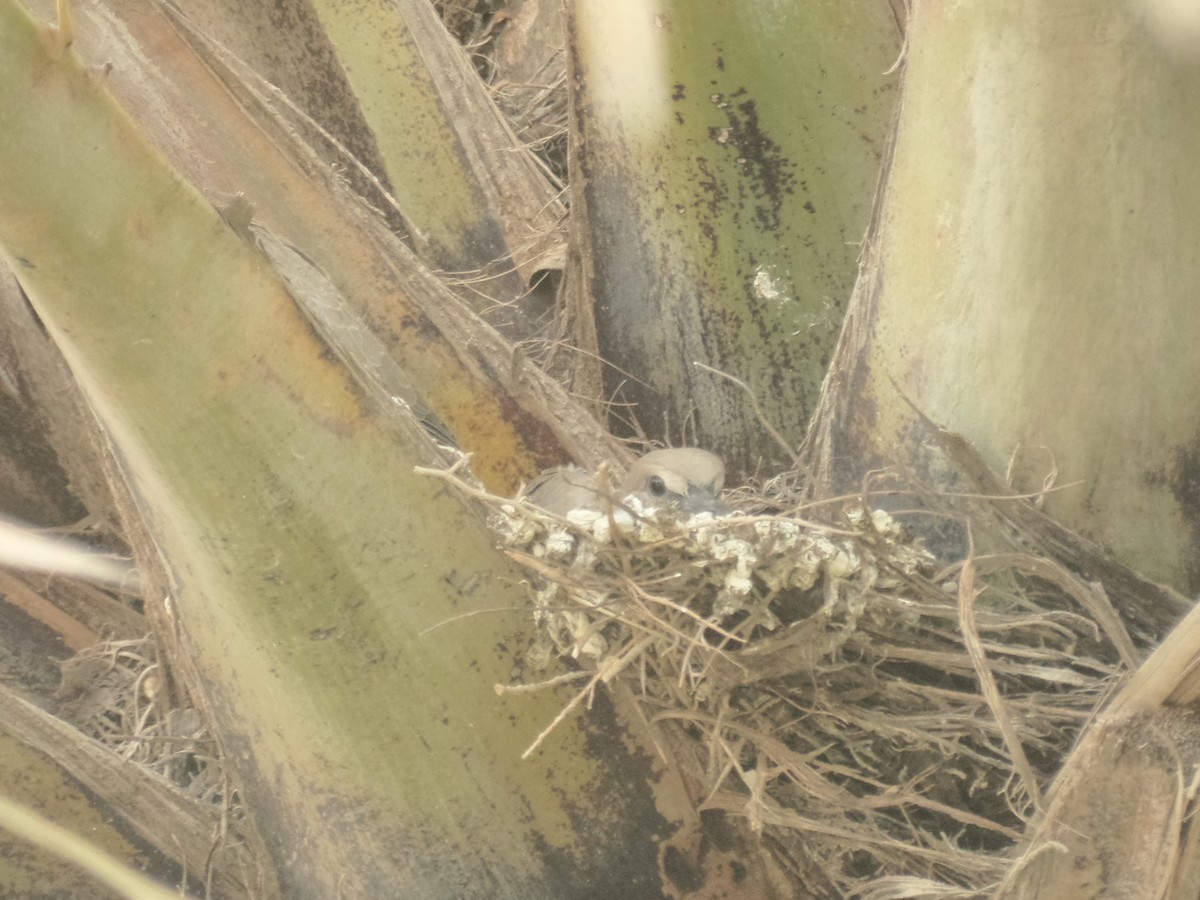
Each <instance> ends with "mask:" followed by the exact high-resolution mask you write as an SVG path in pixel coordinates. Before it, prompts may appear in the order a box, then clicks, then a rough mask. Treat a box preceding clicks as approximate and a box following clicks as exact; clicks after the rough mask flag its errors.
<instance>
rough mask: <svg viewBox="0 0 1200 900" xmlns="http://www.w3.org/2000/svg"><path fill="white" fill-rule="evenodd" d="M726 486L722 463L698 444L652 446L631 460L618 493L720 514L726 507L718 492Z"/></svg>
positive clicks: (687, 510)
mask: <svg viewBox="0 0 1200 900" xmlns="http://www.w3.org/2000/svg"><path fill="white" fill-rule="evenodd" d="M724 486H725V463H723V462H722V461H721V458H720V457H719V456H717V455H716V454H715V453H709V452H708V451H707V450H701V449H699V448H698V447H675V448H671V449H667V450H652V451H651V452H649V453H647V454H646V455H645V456H643V457H642V458H641V459H639V460H638V461H637V462H635V463H634V464H633V466H632V467H630V469H629V474H628V475H626V476H625V479H624V481H622V482H621V488H620V490H619V491H618V496H620V497H628V496H630V495H632V496H635V497H637V498H638V500H639V501H641V503H642V504H643V505H644V506H661V505H663V504H667V505H671V506H674V507H676V508H677V509H678V510H679V511H680V512H682V513H684V514H687V515H691V514H694V513H698V512H711V513H716V514H721V513H724V512H727V511H728V510H727V508H726V507H725V505H724V504H723V503H721V501H720V500H718V499H717V494H719V493H720V492H721V488H723V487H724Z"/></svg>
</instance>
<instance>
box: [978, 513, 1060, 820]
mask: <svg viewBox="0 0 1200 900" xmlns="http://www.w3.org/2000/svg"><path fill="white" fill-rule="evenodd" d="M974 558H975V542H974V538H973V537H972V535H971V529H970V528H969V527H968V528H967V558H966V560H964V561H963V566H962V573H961V574H960V575H959V579H958V621H959V627H960V628H962V635H963V644H964V645H965V646H966V649H967V655H968V656H970V657H971V663H972V665H973V666H974V667H975V675H976V677H978V679H979V686H980V688H981V689H982V691H983V696H984V699H986V700H987V703H988V706H989V707H990V708H991V710H992V715H993V716H994V717H995V719H996V724H997V726H999V728H1000V734H1001V736H1002V737H1003V738H1004V744H1005V746H1006V747H1008V752H1009V755H1010V756H1011V757H1012V761H1013V768H1014V769H1015V770H1016V771H1017V774H1018V775H1020V777H1021V780H1022V782H1024V785H1025V790H1026V792H1027V793H1028V794H1029V799H1030V801H1031V802H1032V803H1033V806H1034V808H1035V809H1037V810H1041V808H1042V792H1041V789H1040V788H1039V787H1038V783H1037V778H1035V777H1034V772H1033V767H1032V766H1031V765H1030V764H1029V759H1028V758H1027V757H1026V756H1025V748H1024V747H1022V746H1021V739H1020V736H1019V735H1018V734H1017V731H1016V729H1015V728H1013V724H1012V721H1011V720H1010V718H1009V715H1008V710H1007V708H1006V707H1005V704H1004V699H1003V698H1002V697H1001V696H1000V689H999V688H998V687H997V686H996V679H995V677H994V676H993V675H992V670H991V668H990V667H989V666H988V661H987V655H986V654H985V653H984V651H983V643H982V642H981V641H980V639H979V629H978V627H977V625H976V622H975V598H976V597H978V596H979V595H980V594H981V593H983V589H982V588H981V589H980V590H978V591H977V590H975V563H974Z"/></svg>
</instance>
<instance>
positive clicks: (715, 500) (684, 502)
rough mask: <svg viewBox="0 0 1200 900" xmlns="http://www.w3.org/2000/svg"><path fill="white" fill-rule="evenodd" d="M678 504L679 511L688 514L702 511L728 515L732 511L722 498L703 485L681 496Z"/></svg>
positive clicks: (692, 514)
mask: <svg viewBox="0 0 1200 900" xmlns="http://www.w3.org/2000/svg"><path fill="white" fill-rule="evenodd" d="M678 506H679V511H680V512H682V513H683V514H684V515H687V516H694V515H696V514H697V513H702V512H706V513H712V514H713V515H714V516H727V515H729V513H730V512H732V510H730V508H729V506H728V504H726V503H725V502H724V501H723V500H721V498H719V497H717V496H716V495H715V494H713V492H712V491H710V490H707V489H705V488H701V487H693V488H692V489H691V490H690V491H688V492H687V494H686V495H685V496H683V497H680V498H679V504H678Z"/></svg>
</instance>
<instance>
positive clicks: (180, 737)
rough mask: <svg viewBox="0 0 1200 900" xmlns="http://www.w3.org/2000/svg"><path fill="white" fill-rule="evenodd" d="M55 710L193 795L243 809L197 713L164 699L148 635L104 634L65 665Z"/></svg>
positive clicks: (191, 797) (160, 676) (94, 736)
mask: <svg viewBox="0 0 1200 900" xmlns="http://www.w3.org/2000/svg"><path fill="white" fill-rule="evenodd" d="M61 669H62V681H61V683H60V685H59V688H58V690H57V691H56V693H55V699H56V700H57V701H58V710H57V712H58V716H59V718H61V719H63V720H64V721H66V722H70V723H71V724H73V725H74V726H75V727H76V728H78V729H79V730H80V731H82V732H83V733H84V734H87V735H88V736H90V737H92V738H94V739H96V740H97V741H99V742H100V743H101V744H103V745H104V746H106V747H108V748H109V749H110V750H112V752H113V753H115V754H116V755H117V756H119V757H120V758H122V759H126V760H130V761H132V762H135V763H138V764H140V765H141V766H143V767H144V768H146V769H149V770H150V771H152V772H155V773H156V774H158V775H160V776H161V777H163V778H165V779H166V780H167V781H169V782H171V784H173V785H174V786H175V787H176V788H178V789H179V790H180V791H181V792H182V793H183V794H184V795H185V796H186V797H188V798H189V799H192V800H195V801H198V802H201V803H211V804H217V805H220V806H228V808H229V810H230V811H231V812H238V811H239V807H238V806H237V804H236V796H234V795H233V793H232V791H231V789H230V787H229V785H228V782H227V779H226V777H225V774H224V769H223V767H222V765H221V762H220V760H219V758H218V757H219V754H218V751H217V747H216V741H215V740H214V739H213V737H212V734H211V733H210V731H209V728H208V726H207V725H206V724H205V722H204V720H203V717H202V716H201V714H200V712H199V711H198V710H196V709H195V708H193V707H190V706H188V707H174V706H172V704H171V703H169V702H168V701H167V698H166V697H165V691H164V689H163V684H162V669H161V668H160V666H159V664H158V660H157V653H156V651H155V647H154V642H153V640H152V639H151V638H149V637H146V638H141V639H139V640H124V641H107V642H104V643H101V644H97V645H95V646H93V647H88V648H87V649H85V650H83V651H81V652H80V653H77V654H76V655H75V656H73V657H71V658H70V659H68V660H66V661H65V662H64V663H62V665H61Z"/></svg>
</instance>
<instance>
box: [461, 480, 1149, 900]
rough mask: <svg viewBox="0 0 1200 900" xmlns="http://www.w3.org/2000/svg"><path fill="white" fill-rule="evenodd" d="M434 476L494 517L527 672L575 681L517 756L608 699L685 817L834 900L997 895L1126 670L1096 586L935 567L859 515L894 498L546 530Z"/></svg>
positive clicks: (623, 519) (760, 503)
mask: <svg viewBox="0 0 1200 900" xmlns="http://www.w3.org/2000/svg"><path fill="white" fill-rule="evenodd" d="M442 475H443V477H447V478H448V479H449V480H451V481H453V482H455V483H457V484H458V485H459V486H460V487H461V488H462V489H463V490H465V491H467V492H468V493H470V494H471V495H472V496H474V497H476V498H477V499H481V500H483V501H484V502H485V503H486V504H487V505H488V506H489V508H490V510H491V513H492V522H493V525H494V527H495V529H496V530H497V532H498V533H499V534H500V536H501V538H502V540H503V541H504V543H505V545H506V547H507V548H508V553H509V555H510V556H511V557H512V558H513V559H514V560H515V561H516V562H517V563H519V564H520V565H521V566H523V567H524V568H525V569H526V571H527V572H528V573H529V575H530V584H531V590H532V595H533V597H532V613H533V620H534V622H535V623H536V626H537V627H536V630H535V632H536V633H535V637H534V638H533V639H532V640H531V646H530V649H529V655H530V657H531V659H532V661H534V662H535V663H537V664H538V665H541V666H545V667H549V666H550V665H551V662H552V660H553V658H555V657H557V658H559V659H563V660H566V661H567V663H566V664H567V666H568V667H569V668H570V669H571V670H572V671H570V672H569V673H568V674H566V675H558V676H547V678H546V680H545V681H544V682H543V684H545V685H550V684H559V683H561V682H562V681H563V680H569V679H577V680H578V682H579V683H580V688H579V690H578V692H577V693H576V695H575V697H574V699H573V700H572V701H571V703H570V704H568V705H567V707H566V708H564V709H563V711H562V713H561V714H560V716H559V719H558V720H556V721H555V722H554V723H548V727H547V729H546V730H545V731H544V732H543V733H542V734H541V735H539V736H538V737H537V738H536V741H535V742H534V744H533V746H537V744H538V743H540V742H541V741H543V740H547V739H552V737H551V735H552V730H553V725H555V724H557V722H558V721H561V719H563V718H565V717H566V716H567V715H569V714H571V713H572V712H573V711H574V710H575V709H576V708H578V707H580V706H585V705H586V704H587V701H588V700H589V698H590V697H591V696H592V694H593V693H594V692H595V691H596V690H598V689H601V686H603V685H606V684H609V683H611V682H613V681H615V680H618V679H620V680H624V681H625V682H627V684H628V686H629V688H630V689H631V690H632V692H633V693H634V695H635V696H636V697H637V698H638V699H639V702H640V703H641V705H642V708H643V713H644V715H645V717H646V719H647V721H649V722H651V723H653V724H654V725H655V726H656V727H657V728H659V729H663V730H664V731H665V732H667V734H666V735H665V736H666V738H667V739H666V740H663V741H660V742H659V744H660V746H669V747H672V748H674V750H673V752H674V753H675V755H676V756H677V757H678V758H677V759H676V760H674V762H675V763H676V764H678V765H680V766H683V767H685V768H687V769H688V770H690V774H691V775H692V776H693V778H694V779H696V781H697V782H698V783H700V784H703V785H704V794H705V796H704V797H703V798H702V799H703V802H702V805H701V808H702V809H719V810H723V811H725V812H726V813H732V814H735V815H739V816H743V817H744V818H745V819H746V820H747V821H748V822H749V824H750V826H751V828H752V829H753V830H754V831H755V832H758V833H761V834H763V835H765V836H767V837H768V838H770V839H771V841H773V842H774V845H775V846H782V847H785V848H787V851H786V852H785V853H784V854H783V856H784V857H787V856H792V857H802V858H803V859H804V860H805V864H804V868H805V869H806V871H808V872H809V875H810V877H811V867H812V866H813V865H816V866H817V867H818V868H819V869H820V870H821V872H822V877H823V878H824V879H825V880H826V881H827V883H828V887H829V889H830V890H831V891H832V892H835V893H836V894H840V895H843V896H865V897H873V898H884V897H911V896H946V897H968V896H977V895H978V894H979V892H983V891H986V890H987V888H988V887H989V886H993V885H995V884H996V883H997V882H998V881H999V879H1000V878H1001V877H1002V876H1003V875H1004V873H1005V872H1006V870H1007V869H1008V868H1009V866H1010V865H1011V858H1010V851H1012V850H1013V849H1014V848H1015V846H1016V845H1017V843H1018V842H1019V841H1020V839H1021V834H1022V831H1023V829H1024V826H1025V824H1026V822H1027V821H1028V820H1029V818H1030V817H1031V816H1032V815H1033V814H1034V813H1035V812H1036V811H1037V809H1038V808H1039V805H1040V803H1041V802H1042V798H1043V797H1044V796H1045V793H1046V790H1047V787H1048V785H1049V783H1050V780H1051V779H1052V778H1053V776H1054V775H1055V773H1056V772H1057V770H1058V767H1059V765H1060V764H1061V761H1062V759H1063V758H1064V757H1065V756H1066V754H1067V752H1068V751H1069V750H1070V748H1071V747H1072V745H1073V743H1074V741H1075V739H1076V737H1077V735H1078V734H1079V732H1080V730H1081V728H1082V727H1083V726H1084V724H1085V723H1086V722H1087V721H1088V719H1089V718H1090V717H1091V716H1092V715H1093V713H1094V712H1095V710H1096V709H1097V707H1098V705H1099V704H1100V703H1101V701H1102V700H1103V699H1104V697H1105V696H1106V694H1107V692H1108V691H1109V688H1110V686H1111V685H1112V683H1113V682H1114V680H1115V678H1116V677H1117V676H1118V675H1119V674H1120V673H1122V672H1123V671H1126V670H1127V669H1128V668H1129V667H1131V666H1132V665H1134V664H1135V663H1136V657H1137V651H1136V650H1135V647H1134V642H1133V640H1131V638H1130V636H1129V635H1128V634H1127V633H1126V631H1125V628H1124V627H1123V625H1122V624H1121V620H1120V619H1119V618H1118V617H1117V615H1116V613H1115V612H1114V610H1113V609H1112V607H1111V605H1110V604H1109V603H1108V600H1107V597H1105V596H1104V593H1103V591H1102V590H1101V589H1100V588H1099V587H1098V586H1097V585H1095V584H1088V583H1085V582H1084V581H1082V580H1081V579H1079V578H1078V577H1076V576H1075V575H1073V574H1072V573H1071V572H1069V571H1068V570H1067V569H1065V568H1063V567H1062V566H1060V565H1058V564H1056V563H1053V562H1051V561H1050V560H1047V559H1043V558H1040V557H1038V556H1035V555H1032V554H1030V553H1024V552H1012V551H1011V550H1010V549H1005V550H1004V551H1003V552H992V553H984V552H978V551H977V550H976V543H977V539H980V538H982V540H979V541H978V542H979V543H982V544H993V543H994V544H997V546H1003V542H995V541H990V540H989V539H988V538H989V537H990V536H989V535H987V534H983V533H982V532H981V529H980V527H979V525H978V523H976V524H972V523H971V522H970V521H961V522H960V524H961V525H962V526H963V528H964V532H963V533H965V534H967V535H968V536H969V537H970V540H969V542H968V545H967V546H968V549H967V552H966V554H965V556H964V557H963V558H961V559H958V560H939V559H936V558H935V557H934V556H933V554H931V553H930V552H929V551H928V550H926V549H925V547H924V546H923V544H922V542H921V540H919V539H917V538H915V537H913V536H911V535H910V534H909V533H908V531H907V529H906V528H905V527H903V526H902V525H901V524H900V521H901V520H902V519H903V518H905V517H904V516H903V515H902V514H899V513H897V514H895V515H893V514H890V513H888V512H884V511H883V510H882V509H879V508H876V507H877V504H878V503H879V502H880V501H884V500H887V501H889V502H890V503H891V504H892V505H893V507H894V506H895V504H896V500H897V494H896V492H894V491H892V492H887V493H886V494H882V493H877V494H873V493H864V494H862V495H858V496H853V497H844V498H840V499H837V500H834V501H825V502H822V503H820V504H807V505H806V504H805V502H804V500H803V497H802V495H801V493H800V491H799V490H798V489H797V484H798V479H797V478H796V477H794V476H789V477H781V478H779V479H776V480H774V481H773V482H770V483H768V484H767V485H765V486H764V487H763V488H762V489H760V490H758V491H750V490H742V491H739V492H738V493H737V494H736V495H734V497H733V498H732V499H733V500H734V503H735V504H736V505H737V507H738V508H739V509H740V510H742V512H740V513H738V514H736V515H733V516H729V517H727V518H716V519H714V518H712V517H711V516H708V515H703V516H699V517H695V518H693V519H691V520H689V521H680V520H679V519H678V518H676V517H673V516H672V515H671V514H670V513H669V512H666V511H663V512H655V511H650V510H644V509H641V508H639V507H637V506H636V505H634V506H633V507H632V508H631V507H630V506H625V505H618V506H617V507H616V508H614V509H611V510H608V511H606V512H603V513H596V512H591V513H588V512H586V511H575V512H573V513H572V514H571V515H570V517H569V518H567V519H561V518H559V517H557V516H552V515H549V514H547V513H545V512H543V511H541V510H539V509H536V508H534V507H532V506H530V505H529V504H528V503H527V502H525V501H523V500H518V501H513V500H507V499H504V498H498V497H491V496H489V495H487V494H486V493H484V492H482V491H480V490H479V489H478V487H477V486H474V485H469V484H467V483H466V482H465V481H463V480H462V479H461V478H459V476H458V475H457V474H453V473H449V474H448V473H442ZM942 499H943V500H944V499H945V497H944V495H943V498H942ZM972 500H973V502H974V503H975V504H976V505H978V503H979V502H981V501H980V498H972ZM630 502H632V498H631V501H630ZM1006 502H1009V503H1011V502H1021V503H1024V502H1027V501H1025V500H1019V499H1014V498H1007V499H1006ZM943 505H944V504H943ZM927 508H928V504H926V509H927ZM531 687H536V685H522V686H506V687H505V688H502V690H528V689H530V688H531ZM530 749H531V750H532V749H533V748H532V747H531V748H530Z"/></svg>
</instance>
